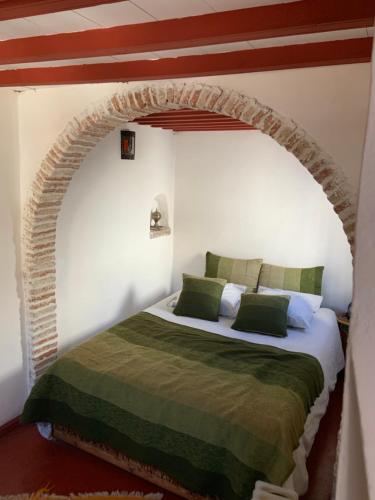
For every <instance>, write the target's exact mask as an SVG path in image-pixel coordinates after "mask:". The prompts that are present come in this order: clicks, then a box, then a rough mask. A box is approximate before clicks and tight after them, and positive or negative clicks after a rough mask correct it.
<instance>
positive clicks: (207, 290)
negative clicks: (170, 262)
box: [173, 274, 227, 321]
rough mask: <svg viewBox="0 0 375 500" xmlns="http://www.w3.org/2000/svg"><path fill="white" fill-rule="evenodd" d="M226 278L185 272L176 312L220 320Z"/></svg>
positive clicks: (182, 314) (210, 319) (193, 316)
mask: <svg viewBox="0 0 375 500" xmlns="http://www.w3.org/2000/svg"><path fill="white" fill-rule="evenodd" d="M226 282H227V281H226V280H223V279H219V278H199V277H197V276H190V275H189V274H183V286H182V291H181V294H180V297H179V299H178V302H177V305H176V307H175V309H174V311H173V312H174V314H176V315H177V316H190V317H192V318H200V319H207V320H209V321H218V317H219V309H220V301H221V295H222V293H223V290H224V286H225V284H226Z"/></svg>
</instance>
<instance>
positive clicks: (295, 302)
mask: <svg viewBox="0 0 375 500" xmlns="http://www.w3.org/2000/svg"><path fill="white" fill-rule="evenodd" d="M258 293H261V294H264V295H289V296H290V301H289V307H288V326H291V327H293V328H308V327H309V325H310V323H311V321H312V319H313V316H314V313H316V312H317V311H318V310H319V308H320V306H321V303H322V301H323V297H322V296H321V295H313V294H311V293H302V292H294V291H292V290H281V289H280V288H267V287H265V286H259V287H258Z"/></svg>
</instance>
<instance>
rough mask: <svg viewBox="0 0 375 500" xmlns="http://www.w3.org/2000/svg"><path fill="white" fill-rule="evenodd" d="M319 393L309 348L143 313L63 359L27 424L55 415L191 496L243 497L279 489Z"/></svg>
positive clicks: (40, 386) (46, 378)
mask: <svg viewBox="0 0 375 500" xmlns="http://www.w3.org/2000/svg"><path fill="white" fill-rule="evenodd" d="M322 388H323V372H322V369H321V367H320V364H319V362H318V361H317V360H316V359H315V358H313V357H312V356H309V355H307V354H300V353H291V352H288V351H284V350H282V349H278V348H275V347H269V346H265V345H258V344H251V343H247V342H244V341H241V340H235V339H231V338H226V337H221V336H218V335H215V334H212V333H208V332H205V331H202V330H198V329H194V328H189V327H186V326H181V325H177V324H175V323H171V322H169V321H166V320H164V319H161V318H159V317H157V316H154V315H152V314H149V313H146V312H141V313H139V314H137V315H135V316H133V317H131V318H129V319H127V320H125V321H123V322H122V323H120V324H119V325H117V326H114V327H113V328H110V329H109V330H107V331H106V332H104V333H101V334H99V335H97V336H95V337H93V338H92V339H91V340H89V341H87V342H85V343H83V344H82V345H80V346H79V347H77V348H75V349H73V350H71V351H70V352H68V353H67V354H65V355H64V356H62V357H61V358H60V359H59V360H58V361H57V362H56V363H55V364H54V365H53V366H52V367H51V368H50V369H49V370H48V371H47V372H46V374H45V375H43V376H42V378H41V379H40V380H39V382H38V383H37V384H36V385H35V387H34V388H33V390H32V392H31V395H30V397H29V399H28V400H27V402H26V405H25V408H24V412H23V421H24V422H38V421H43V422H52V423H56V424H60V425H63V426H66V427H68V428H70V429H71V430H73V431H75V432H77V433H78V434H79V435H81V436H82V437H83V438H86V439H89V440H91V441H95V442H97V443H105V444H106V445H108V446H110V447H112V448H114V449H115V450H119V451H121V452H123V453H124V454H126V455H127V456H128V457H129V458H132V459H134V460H137V461H139V462H141V463H143V464H145V465H150V466H153V467H156V468H157V469H159V470H161V471H162V472H164V473H165V474H166V475H168V476H170V477H172V478H173V479H174V480H176V481H177V482H179V483H180V484H181V485H183V486H184V487H186V488H188V489H189V490H190V491H193V492H196V493H199V494H202V495H209V496H212V497H214V498H220V499H225V500H232V499H233V500H239V499H249V498H250V497H251V493H252V490H253V487H254V484H255V481H256V480H258V479H261V480H264V481H269V482H271V483H274V484H282V483H283V482H284V481H285V479H286V478H287V477H288V475H289V474H290V473H291V471H292V470H293V468H294V462H293V458H292V452H293V450H294V449H295V448H296V447H297V446H298V440H299V437H300V436H301V434H302V433H303V427H304V423H305V420H306V416H307V414H308V412H309V409H310V407H311V405H312V404H313V403H314V400H315V399H316V397H317V396H318V395H319V394H320V392H321V390H322Z"/></svg>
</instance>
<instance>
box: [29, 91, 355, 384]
mask: <svg viewBox="0 0 375 500" xmlns="http://www.w3.org/2000/svg"><path fill="white" fill-rule="evenodd" d="M178 108H191V109H197V110H209V111H212V112H217V113H221V114H224V115H227V116H230V117H232V118H235V119H238V120H241V121H243V122H245V123H247V124H249V125H252V126H254V127H255V128H257V129H259V130H260V131H262V132H263V133H265V134H267V135H269V136H271V137H272V138H273V139H275V140H276V141H277V142H278V143H279V144H280V145H281V146H284V147H285V148H286V149H287V150H288V151H289V152H290V153H292V154H294V155H295V156H296V158H297V159H298V160H299V161H300V162H301V163H302V165H304V166H305V167H306V168H307V170H308V171H309V172H310V173H311V175H312V176H313V177H314V179H315V180H316V181H317V182H318V183H319V184H320V185H321V186H322V188H323V190H324V192H325V193H326V195H327V198H328V200H329V201H330V202H331V204H332V205H333V207H334V210H335V211H336V213H337V214H338V216H339V218H340V219H341V221H342V223H343V228H344V231H345V233H346V235H347V238H348V241H349V244H350V246H351V249H352V251H353V248H354V228H355V219H356V213H355V202H354V199H353V197H352V195H351V193H350V190H349V187H348V186H347V183H346V179H345V176H344V174H343V172H342V170H341V168H340V167H338V166H337V165H335V163H334V162H333V160H332V158H330V157H329V156H328V155H327V154H326V153H324V151H322V150H321V149H320V148H319V146H318V145H317V144H316V143H315V142H314V140H313V138H312V137H310V136H309V135H308V134H307V132H306V131H304V130H303V129H302V128H301V127H299V126H298V125H297V124H296V123H295V122H294V121H293V120H290V119H288V118H285V117H283V116H281V115H280V114H278V113H277V112H276V111H274V110H273V109H271V108H269V107H267V106H265V105H263V104H261V103H259V102H258V101H257V100H256V99H254V98H251V97H247V96H245V95H242V94H239V93H238V92H235V91H230V90H225V89H223V88H220V87H215V86H209V85H203V84H196V83H189V84H181V83H176V84H175V83H170V84H166V85H165V84H164V85H148V86H144V87H142V88H139V89H135V90H129V91H127V92H125V93H123V94H115V95H113V97H112V98H110V99H109V100H108V101H107V102H105V103H103V104H99V105H97V106H96V107H95V108H94V109H92V110H90V111H87V112H85V113H84V114H83V115H82V116H80V117H78V118H74V119H73V120H72V121H71V122H70V123H69V124H68V125H67V127H66V128H65V130H64V131H63V132H62V133H61V134H60V136H59V137H58V138H57V140H56V142H55V143H54V144H53V146H52V147H51V149H50V150H49V152H48V154H47V156H46V157H45V159H44V160H43V162H42V164H41V167H40V169H39V171H38V173H37V175H36V178H35V180H34V182H33V184H32V189H31V194H30V199H29V201H28V204H27V206H26V210H25V215H24V235H23V243H24V263H23V264H24V290H25V308H26V335H27V339H26V343H27V346H28V360H29V383H30V385H32V384H33V382H34V381H35V379H36V378H37V377H38V376H39V375H40V374H41V373H42V372H43V371H44V370H45V369H46V368H47V367H48V366H49V365H50V364H51V363H52V362H53V361H54V360H55V358H56V355H57V341H58V334H57V327H56V269H55V239H56V224H57V217H58V214H59V211H60V207H61V205H62V202H63V198H64V195H65V192H66V190H67V189H68V186H69V184H70V181H71V180H72V177H73V174H74V172H75V171H76V170H77V169H78V168H79V167H80V165H81V163H82V161H83V160H84V159H85V157H86V155H87V154H88V153H89V151H91V150H92V149H93V148H94V147H95V146H96V144H97V143H98V142H100V141H101V140H102V139H103V138H104V137H105V136H106V135H107V134H109V133H110V132H111V131H112V130H114V129H115V128H116V127H118V126H119V125H120V124H123V123H124V122H126V121H128V120H132V119H134V118H136V117H140V116H145V115H148V114H151V113H156V112H161V111H163V110H169V109H178Z"/></svg>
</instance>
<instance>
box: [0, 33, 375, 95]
mask: <svg viewBox="0 0 375 500" xmlns="http://www.w3.org/2000/svg"><path fill="white" fill-rule="evenodd" d="M371 50H372V38H357V39H352V40H341V41H335V42H324V43H310V44H303V45H287V46H285V47H273V48H269V49H256V50H246V51H240V52H230V53H224V54H208V55H203V56H187V57H179V58H171V59H160V60H157V61H130V62H123V63H108V64H89V65H84V66H63V67H53V68H27V69H18V70H4V71H0V86H2V87H4V86H8V87H9V86H32V85H68V84H78V83H100V82H118V81H122V82H127V81H142V80H159V79H167V78H187V77H196V76H208V75H224V74H231V73H249V72H254V71H270V70H280V69H290V68H304V67H312V66H327V65H335V64H350V63H360V62H369V61H370V60H371Z"/></svg>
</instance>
